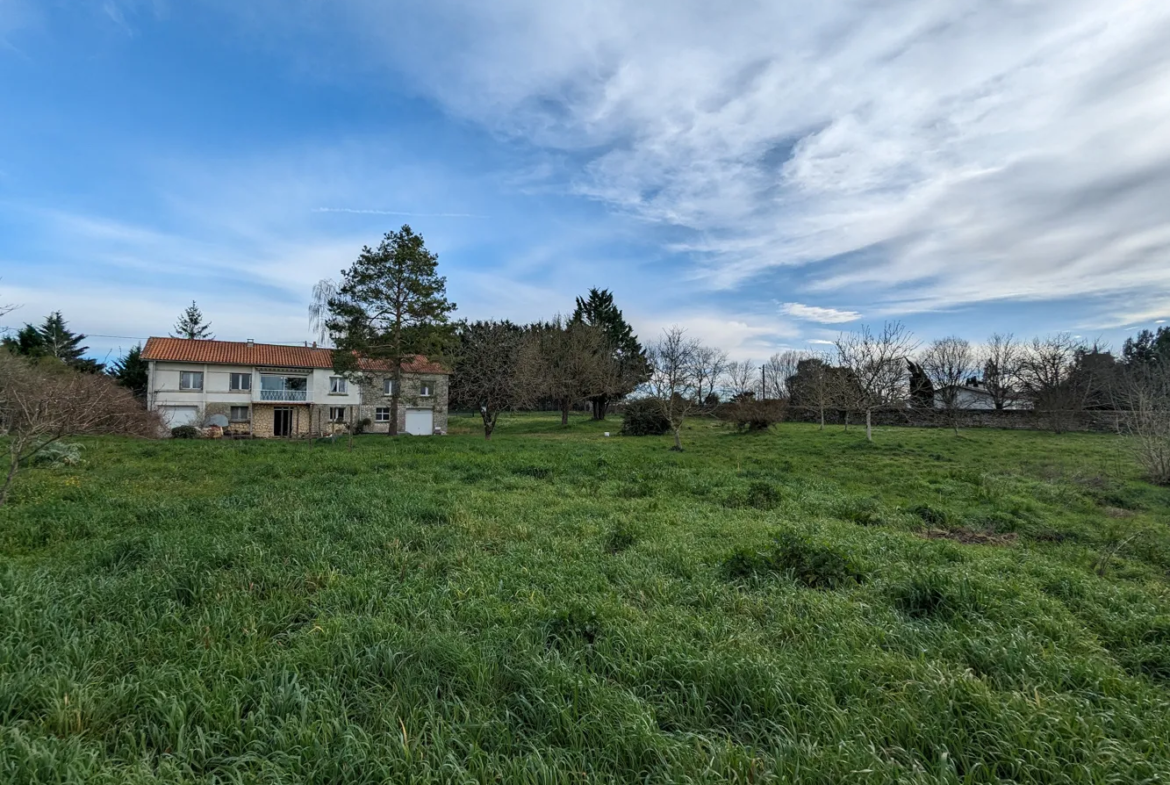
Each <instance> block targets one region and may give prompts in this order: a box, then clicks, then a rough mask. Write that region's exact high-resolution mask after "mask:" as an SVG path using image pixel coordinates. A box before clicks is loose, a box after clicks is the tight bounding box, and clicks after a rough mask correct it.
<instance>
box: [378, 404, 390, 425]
mask: <svg viewBox="0 0 1170 785" xmlns="http://www.w3.org/2000/svg"><path fill="white" fill-rule="evenodd" d="M374 422H390V407H389V406H379V407H378V408H376V409H374Z"/></svg>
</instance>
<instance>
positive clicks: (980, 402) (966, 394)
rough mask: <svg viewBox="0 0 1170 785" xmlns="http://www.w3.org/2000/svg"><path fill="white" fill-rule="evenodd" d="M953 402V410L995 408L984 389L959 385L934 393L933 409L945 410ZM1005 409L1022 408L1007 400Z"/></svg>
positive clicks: (1014, 401)
mask: <svg viewBox="0 0 1170 785" xmlns="http://www.w3.org/2000/svg"><path fill="white" fill-rule="evenodd" d="M951 402H953V404H954V408H956V409H962V410H964V411H989V410H992V409H994V408H995V398H994V397H993V396H992V394H991V393H990V392H989V391H988V389H987V388H986V387H983V386H980V385H978V384H959V385H955V386H952V387H940V388H939V389H937V390H935V391H934V408H936V409H947V408H950V407H949V405H948V404H950V403H951ZM1004 408H1005V409H1022V408H1024V407H1023V406H1022V405H1021V403H1020V402H1019V400H1018V397H1017V398H1016V399H1014V400H1008V401H1007V402H1006V403H1005V405H1004Z"/></svg>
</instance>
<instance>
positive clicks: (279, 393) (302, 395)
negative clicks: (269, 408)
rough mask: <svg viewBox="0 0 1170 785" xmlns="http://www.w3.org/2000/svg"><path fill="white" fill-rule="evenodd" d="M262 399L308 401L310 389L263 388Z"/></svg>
mask: <svg viewBox="0 0 1170 785" xmlns="http://www.w3.org/2000/svg"><path fill="white" fill-rule="evenodd" d="M260 400H262V401H284V402H295V401H307V400H309V391H308V390H261V391H260Z"/></svg>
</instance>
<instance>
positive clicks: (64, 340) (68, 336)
mask: <svg viewBox="0 0 1170 785" xmlns="http://www.w3.org/2000/svg"><path fill="white" fill-rule="evenodd" d="M84 340H85V336H84V335H83V334H81V333H75V332H73V331H72V330H70V329H69V325H68V324H67V323H66V322H65V319H64V317H62V316H61V312H60V311H54V312H53V313H51V314H49V315H48V316H46V317H45V321H44V322H42V323H41V326H40V327H34V326H33V325H31V324H26V325H25V326H24V327H23V328H22V329H21V330H20V332H18V333H17V334H16V337H15V338H5V339H4V346H5V348H7V349H8V350H9V351H11V352H13V353H14V354H19V355H22V356H24V357H31V358H33V359H39V358H45V357H51V358H53V359H55V360H60V361H61V362H62V363H64V364H65V365H68V366H69V367H70V368H73V369H74V370H78V371H83V372H85V373H99V372H101V370H102V369H103V368H104V366H103V365H102V364H101V363H99V362H97V361H96V360H90V359H88V358H86V357H85V356H84V354H85V352H86V350H87V349H89V347H88V346H82V345H81V342H82V341H84Z"/></svg>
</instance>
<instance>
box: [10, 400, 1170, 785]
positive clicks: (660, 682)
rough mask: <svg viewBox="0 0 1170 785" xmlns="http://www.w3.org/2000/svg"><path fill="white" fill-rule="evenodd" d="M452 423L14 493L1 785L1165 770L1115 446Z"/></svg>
mask: <svg viewBox="0 0 1170 785" xmlns="http://www.w3.org/2000/svg"><path fill="white" fill-rule="evenodd" d="M474 425H475V423H474V422H473V421H471V420H468V421H467V422H466V423H464V422H461V421H458V420H456V421H455V422H453V428H452V430H453V431H456V432H457V433H456V435H453V436H449V437H445V438H434V439H418V438H399V439H394V440H391V439H388V438H386V437H379V436H366V437H361V438H359V439H357V440H356V443H355V447H354V450H353V451H352V452H350V451H348V450H347V449H346V445H345V443H344V442H338V443H337V444H332V445H328V444H319V445H315V446H312V447H310V446H309V445H308V444H305V443H284V442H234V443H227V442H204V441H168V442H154V443H151V442H134V441H124V440H116V439H100V440H98V439H95V440H86V441H85V442H84V446H85V449H84V451H83V453H82V455H83V457H84V462H83V463H81V464H80V465H78V466H65V467H58V468H52V469H35V470H30V471H29V472H28V473H27V475H24V476H22V478H21V479H20V480H19V481H18V484H17V486H16V488H15V490H14V493H13V496H12V501H11V503H10V504H9V505H8V506H6V507H4V508H0V781H2V782H13V783H22V782H86V783H90V782H93V783H136V782H142V783H146V782H174V783H179V782H207V783H211V782H223V783H231V782H240V783H252V782H259V783H277V782H314V783H334V782H369V783H375V782H378V783H380V782H550V783H551V782H580V781H610V782H632V781H639V782H725V781H739V782H753V783H755V782H791V781H800V782H813V783H838V782H867V783H879V782H923V783H925V782H950V783H967V782H999V781H1014V782H1022V783H1041V782H1043V783H1081V782H1084V783H1089V782H1101V783H1137V782H1158V781H1164V780H1166V779H1167V778H1170V604H1168V599H1170V596H1168V592H1167V577H1168V570H1170V533H1168V531H1167V524H1168V513H1170V498H1168V495H1167V492H1166V491H1165V490H1163V489H1158V488H1155V487H1153V486H1149V485H1147V484H1145V483H1143V482H1142V481H1140V479H1138V476H1139V472H1138V469H1137V467H1136V466H1135V465H1134V464H1133V463H1132V461H1131V459H1130V457H1129V455H1128V453H1127V452H1126V451H1125V448H1124V445H1123V444H1122V443H1121V442H1119V441H1117V439H1116V438H1111V437H1108V436H1103V435H1087V434H1064V435H1061V436H1053V435H1051V434H1039V433H1015V432H993V431H972V432H968V433H967V434H965V438H962V439H956V438H955V437H954V436H953V435H951V434H948V433H946V432H942V431H932V430H910V429H884V430H882V431H881V433H879V435H878V439H877V441H875V443H873V444H869V443H866V442H865V440H864V435H863V434H861V433H860V432H857V433H855V432H852V431H851V432H850V433H843V432H841V431H839V430H830V431H826V432H823V433H822V432H818V431H817V430H816V429H815V428H814V427H806V426H803V425H785V426H783V427H781V428H779V429H777V430H774V431H773V432H772V433H770V434H764V435H755V434H752V435H738V434H734V433H732V432H731V431H730V430H727V429H724V428H722V427H720V426H718V425H715V424H711V423H706V422H697V423H695V425H694V426H693V427H692V428H691V429H690V430H689V432H688V433H687V434H686V435H685V437H684V444H685V445H686V446H687V450H686V451H685V452H683V453H674V452H670V451H668V450H667V447H668V446H669V443H670V442H669V439H666V438H663V439H658V438H618V437H613V438H606V437H604V436H603V435H602V431H603V430H606V429H608V430H610V431H614V432H616V431H617V430H618V427H617V423H615V422H609V423H605V424H594V423H589V422H586V421H583V420H581V421H574V423H573V425H572V426H571V427H570V428H568V429H561V428H560V427H559V425H558V424H557V422H556V420H555V419H553V418H551V417H542V416H527V417H520V416H517V417H513V418H511V419H509V420H507V421H503V422H502V423H501V425H500V429H499V431H498V432H497V435H496V436H495V437H493V440H492V442H490V443H485V442H484V441H483V440H482V438H478V437H476V436H475V434H474ZM459 431H462V433H459ZM927 530H929V531H932V532H934V534H935V536H936V537H938V538H937V539H925V538H924V537H922V536H920V535H921V534H922V533H924V532H925V531H927ZM939 532H944V533H946V532H954V533H955V534H956V536H962V535H963V534H964V533H971V532H985V533H992V534H996V535H1004V536H1003V537H1002V538H1000V539H997V540H995V542H998V543H1000V544H998V545H971V544H964V543H962V542H960V541H958V540H950V539H947V537H946V536H939V534H938V533H939ZM1006 535H1013V536H1014V539H1010V538H1009V537H1007V536H1006Z"/></svg>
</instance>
